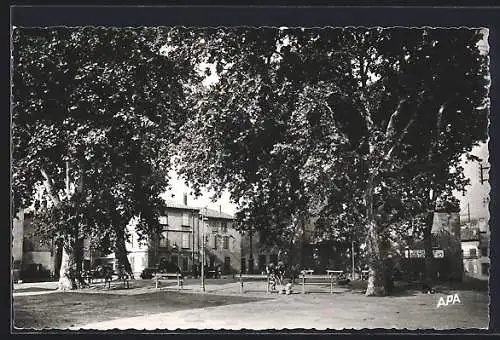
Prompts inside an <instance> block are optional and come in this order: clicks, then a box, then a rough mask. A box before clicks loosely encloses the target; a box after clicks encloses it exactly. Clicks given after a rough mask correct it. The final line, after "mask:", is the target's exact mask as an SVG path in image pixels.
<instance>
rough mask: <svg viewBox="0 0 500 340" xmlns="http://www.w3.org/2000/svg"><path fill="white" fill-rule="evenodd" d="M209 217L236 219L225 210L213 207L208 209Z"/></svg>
mask: <svg viewBox="0 0 500 340" xmlns="http://www.w3.org/2000/svg"><path fill="white" fill-rule="evenodd" d="M200 210H201V209H200ZM207 217H209V218H223V219H226V220H232V219H234V217H233V215H230V214H227V213H225V212H220V211H217V210H213V209H207Z"/></svg>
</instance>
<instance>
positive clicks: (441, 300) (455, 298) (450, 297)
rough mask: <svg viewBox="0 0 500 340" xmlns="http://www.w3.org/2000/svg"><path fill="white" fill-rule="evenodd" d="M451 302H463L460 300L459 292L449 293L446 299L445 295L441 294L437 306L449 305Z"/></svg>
mask: <svg viewBox="0 0 500 340" xmlns="http://www.w3.org/2000/svg"><path fill="white" fill-rule="evenodd" d="M450 303H451V304H452V305H454V304H455V303H462V302H461V301H460V298H459V297H458V294H453V295H448V296H446V300H445V299H444V297H443V296H441V297H440V298H439V301H438V304H437V307H436V308H439V307H441V306H448V305H449V304H450Z"/></svg>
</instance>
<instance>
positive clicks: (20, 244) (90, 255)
mask: <svg viewBox="0 0 500 340" xmlns="http://www.w3.org/2000/svg"><path fill="white" fill-rule="evenodd" d="M184 203H185V204H180V203H177V202H167V204H166V209H165V212H164V214H163V215H162V216H161V217H160V221H159V222H160V224H161V225H162V227H163V230H162V232H161V233H160V234H159V235H153V236H150V237H148V239H147V240H139V237H138V235H137V233H136V232H135V230H134V224H133V223H130V224H129V225H128V226H127V228H128V230H129V232H130V236H131V237H130V239H129V242H127V251H128V259H129V261H130V264H131V267H132V271H133V272H134V276H136V277H139V276H140V274H141V272H142V271H143V270H144V269H145V268H148V267H156V266H158V264H159V263H160V261H161V260H162V259H164V260H167V261H169V262H172V263H175V264H176V265H178V267H179V268H180V269H181V270H182V271H183V272H186V273H189V272H191V271H192V269H193V264H194V263H196V264H199V263H201V257H202V256H201V253H202V251H201V250H202V244H203V242H202V234H203V225H205V233H204V234H205V255H206V257H205V258H206V260H205V262H206V266H207V268H208V267H213V268H216V267H217V266H220V269H221V271H222V272H223V273H225V274H229V273H236V272H239V271H240V269H241V235H240V233H239V232H238V231H236V230H235V229H234V227H233V220H234V218H233V216H232V215H229V214H226V213H224V212H222V211H221V210H220V209H219V211H217V210H213V209H207V210H206V222H205V224H203V223H202V221H201V219H200V215H201V213H202V211H203V209H202V208H199V207H193V206H188V205H187V197H185V199H184ZM83 248H84V249H83V251H84V263H83V265H84V268H89V267H90V264H91V263H93V264H94V265H96V264H98V263H110V264H114V265H115V266H116V261H115V259H114V254H110V255H108V256H101V255H100V254H98V253H96V252H91V251H90V242H89V240H85V241H84V244H83ZM11 249H12V261H13V262H12V273H13V279H14V280H19V279H24V280H25V279H27V276H30V277H33V279H37V278H41V277H40V276H47V277H48V276H52V277H57V276H58V271H59V268H60V263H61V257H62V256H61V255H62V254H61V252H60V251H57V247H55V245H54V244H53V242H49V243H46V242H42V240H41V239H40V237H39V236H38V235H37V233H36V230H34V229H33V226H32V217H31V215H30V214H29V213H25V212H24V211H21V212H19V213H18V214H17V215H16V218H14V220H13V229H12V247H11Z"/></svg>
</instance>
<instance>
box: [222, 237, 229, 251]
mask: <svg viewBox="0 0 500 340" xmlns="http://www.w3.org/2000/svg"><path fill="white" fill-rule="evenodd" d="M222 247H223V248H224V249H229V236H224V238H223V239H222Z"/></svg>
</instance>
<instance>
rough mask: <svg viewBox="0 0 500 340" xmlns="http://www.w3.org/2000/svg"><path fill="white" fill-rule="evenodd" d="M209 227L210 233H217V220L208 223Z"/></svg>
mask: <svg viewBox="0 0 500 340" xmlns="http://www.w3.org/2000/svg"><path fill="white" fill-rule="evenodd" d="M210 227H211V228H212V233H214V234H217V233H218V232H219V222H218V221H212V222H211V223H210Z"/></svg>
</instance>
